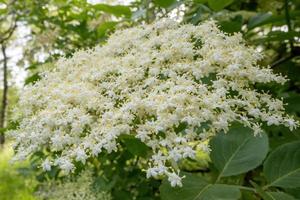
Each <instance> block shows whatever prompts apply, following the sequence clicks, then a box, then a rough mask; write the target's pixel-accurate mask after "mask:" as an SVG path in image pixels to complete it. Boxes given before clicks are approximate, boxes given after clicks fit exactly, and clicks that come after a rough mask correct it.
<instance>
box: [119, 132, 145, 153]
mask: <svg viewBox="0 0 300 200" xmlns="http://www.w3.org/2000/svg"><path fill="white" fill-rule="evenodd" d="M121 138H122V141H123V143H124V144H125V145H126V147H127V149H128V151H129V152H130V153H131V154H132V155H136V156H141V157H145V156H147V153H148V151H149V147H148V146H146V145H145V143H143V142H141V141H140V140H139V139H137V138H135V137H131V136H129V135H124V136H123V137H121Z"/></svg>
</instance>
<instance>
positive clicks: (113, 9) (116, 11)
mask: <svg viewBox="0 0 300 200" xmlns="http://www.w3.org/2000/svg"><path fill="white" fill-rule="evenodd" d="M92 7H93V8H95V9H97V10H101V11H104V12H107V13H110V14H113V15H115V16H117V17H120V16H126V17H130V16H131V10H130V8H129V7H128V6H121V5H114V6H112V5H107V4H95V5H92Z"/></svg>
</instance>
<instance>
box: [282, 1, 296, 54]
mask: <svg viewBox="0 0 300 200" xmlns="http://www.w3.org/2000/svg"><path fill="white" fill-rule="evenodd" d="M284 12H285V20H286V24H287V27H288V32H291V31H292V23H291V17H290V12H289V0H285V1H284ZM289 42H290V47H291V52H293V49H294V40H293V38H291V39H289Z"/></svg>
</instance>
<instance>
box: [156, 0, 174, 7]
mask: <svg viewBox="0 0 300 200" xmlns="http://www.w3.org/2000/svg"><path fill="white" fill-rule="evenodd" d="M175 2H176V0H154V4H156V5H158V6H160V7H163V8H167V7H169V6H171V5H172V4H173V3H175Z"/></svg>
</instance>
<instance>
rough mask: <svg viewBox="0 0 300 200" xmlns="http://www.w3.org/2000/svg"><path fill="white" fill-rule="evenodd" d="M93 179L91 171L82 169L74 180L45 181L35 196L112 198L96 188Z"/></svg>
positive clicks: (72, 199) (83, 199)
mask: <svg viewBox="0 0 300 200" xmlns="http://www.w3.org/2000/svg"><path fill="white" fill-rule="evenodd" d="M94 181H95V180H94V178H93V174H92V172H90V171H84V172H81V174H80V175H79V176H78V177H77V178H76V179H75V180H72V179H67V180H65V181H64V182H63V183H61V182H58V181H50V182H46V184H45V185H41V186H42V187H39V190H38V192H37V193H36V196H37V197H38V198H39V199H47V200H112V197H111V194H110V193H109V192H106V191H103V190H102V191H101V189H102V188H96V186H95V185H94Z"/></svg>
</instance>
